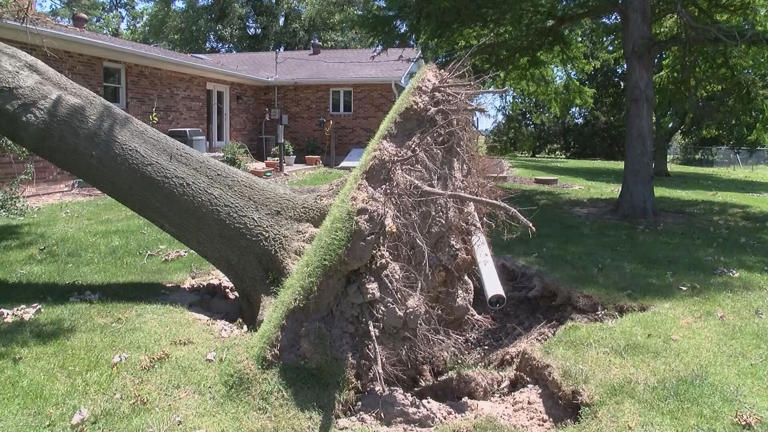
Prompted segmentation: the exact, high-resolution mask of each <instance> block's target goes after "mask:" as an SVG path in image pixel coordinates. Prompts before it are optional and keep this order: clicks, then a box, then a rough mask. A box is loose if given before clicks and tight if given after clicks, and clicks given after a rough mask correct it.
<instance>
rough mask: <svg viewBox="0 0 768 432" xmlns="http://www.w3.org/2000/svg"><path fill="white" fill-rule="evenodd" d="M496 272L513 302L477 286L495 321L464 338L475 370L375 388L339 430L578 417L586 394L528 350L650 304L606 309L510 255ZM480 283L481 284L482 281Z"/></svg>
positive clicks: (540, 425) (522, 424)
mask: <svg viewBox="0 0 768 432" xmlns="http://www.w3.org/2000/svg"><path fill="white" fill-rule="evenodd" d="M497 269H498V271H499V276H500V278H501V279H502V284H503V285H504V289H505V294H506V295H507V304H506V306H505V307H504V308H503V309H501V310H491V309H490V308H488V306H487V302H486V300H485V298H484V297H483V294H482V290H480V289H477V290H476V292H475V294H476V298H475V301H474V303H473V306H474V308H475V310H476V311H477V312H478V313H479V314H480V315H482V316H484V317H486V318H487V319H489V320H490V325H488V326H485V327H480V329H479V330H477V331H474V332H471V333H470V334H468V335H466V338H465V340H464V341H463V343H464V344H465V349H466V351H467V352H468V353H469V354H468V356H467V357H468V358H470V359H474V361H472V362H469V363H470V364H472V365H473V367H475V369H471V370H454V371H445V370H434V368H433V369H428V370H418V371H413V373H414V375H415V376H418V377H420V380H419V382H418V384H416V383H415V382H414V385H413V386H412V387H410V388H400V387H389V388H387V389H386V390H385V391H383V392H382V391H380V390H376V389H370V390H369V391H368V392H366V393H365V394H363V395H362V396H360V398H359V401H358V403H357V404H356V406H355V407H354V409H353V410H352V411H351V413H350V414H351V416H350V417H347V418H343V419H340V420H339V421H338V422H337V423H338V424H337V427H339V428H356V427H361V426H369V427H370V426H371V425H374V426H375V427H376V430H390V431H400V430H413V429H414V428H432V427H434V426H436V425H439V424H443V423H447V422H454V421H458V420H462V419H472V418H479V417H489V416H490V417H495V418H496V419H498V420H499V421H500V422H502V423H504V424H506V425H508V426H510V427H512V428H516V429H520V430H525V431H534V432H538V431H548V430H552V429H554V428H555V427H556V426H558V425H561V424H564V423H569V422H576V421H578V416H579V411H580V409H581V408H582V406H585V405H586V404H587V402H586V400H585V397H584V395H583V394H582V393H581V392H580V391H579V390H577V389H570V388H566V387H565V386H564V385H563V384H562V383H561V382H560V381H559V380H558V379H557V375H556V373H555V371H554V369H553V368H552V367H551V365H549V364H547V363H546V362H543V361H542V360H540V359H538V358H536V357H535V356H534V355H533V354H531V350H529V348H531V347H532V346H535V345H538V344H540V343H541V342H543V341H545V340H546V339H548V338H550V337H551V336H552V335H554V333H555V332H556V331H557V329H559V328H560V327H561V326H562V325H563V324H565V323H566V322H568V321H579V322H598V321H604V320H607V319H614V318H618V317H619V316H621V315H623V314H625V313H628V312H636V311H644V310H646V309H647V308H646V307H645V306H643V305H614V306H611V307H610V308H608V307H606V306H604V305H603V304H601V303H600V302H599V301H598V300H597V299H595V298H594V297H592V296H589V295H585V294H581V293H577V292H573V291H570V290H567V289H564V288H562V287H560V286H559V285H558V284H556V283H554V282H553V281H551V280H550V279H548V278H546V277H544V276H543V275H541V274H540V273H539V272H537V271H536V270H535V269H533V268H531V267H528V266H525V265H522V264H520V263H518V262H517V261H515V260H514V259H513V258H511V257H501V258H500V259H499V260H497ZM475 286H476V287H479V286H480V285H479V283H477V281H476V283H475ZM424 367H425V366H421V368H424ZM425 377H427V378H426V379H425Z"/></svg>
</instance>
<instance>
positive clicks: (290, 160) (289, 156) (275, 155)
mask: <svg viewBox="0 0 768 432" xmlns="http://www.w3.org/2000/svg"><path fill="white" fill-rule="evenodd" d="M269 155H270V156H271V157H270V159H271V160H268V161H267V162H271V161H276V162H279V160H280V146H275V147H273V148H272V151H271V152H270V153H269ZM283 160H284V162H285V164H286V165H287V166H293V164H294V162H296V153H295V152H294V150H293V146H292V145H291V142H290V141H288V140H285V142H284V143H283ZM267 166H270V165H269V164H267ZM275 166H277V165H275Z"/></svg>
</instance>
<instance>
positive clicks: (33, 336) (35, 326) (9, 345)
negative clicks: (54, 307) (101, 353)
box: [0, 317, 74, 360]
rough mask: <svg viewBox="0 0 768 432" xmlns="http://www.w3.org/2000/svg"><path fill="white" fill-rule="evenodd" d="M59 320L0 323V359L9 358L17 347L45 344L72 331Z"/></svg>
mask: <svg viewBox="0 0 768 432" xmlns="http://www.w3.org/2000/svg"><path fill="white" fill-rule="evenodd" d="M73 331H74V330H73V329H72V327H70V326H67V325H65V324H64V323H63V322H62V321H61V320H41V319H39V318H37V317H36V318H33V319H32V320H30V321H14V322H12V323H6V324H0V360H5V359H7V358H9V357H10V356H11V355H12V354H13V353H14V352H15V351H16V350H17V349H19V348H25V347H28V346H36V345H46V344H48V343H51V342H53V341H56V340H58V339H61V338H65V337H67V336H69V335H70V334H72V333H73Z"/></svg>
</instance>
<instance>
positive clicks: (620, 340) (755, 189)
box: [494, 159, 768, 431]
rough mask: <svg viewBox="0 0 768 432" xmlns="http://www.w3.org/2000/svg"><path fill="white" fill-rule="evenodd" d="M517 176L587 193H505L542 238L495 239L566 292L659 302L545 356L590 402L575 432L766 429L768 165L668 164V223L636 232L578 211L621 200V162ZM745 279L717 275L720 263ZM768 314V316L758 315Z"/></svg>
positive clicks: (527, 166) (518, 162) (538, 164)
mask: <svg viewBox="0 0 768 432" xmlns="http://www.w3.org/2000/svg"><path fill="white" fill-rule="evenodd" d="M512 163H513V165H514V167H515V168H516V171H517V172H516V174H517V175H521V176H526V177H531V176H535V175H548V176H551V175H555V176H559V177H560V181H561V182H565V183H569V184H572V185H578V186H581V187H583V188H582V189H563V188H551V187H540V186H521V185H507V187H508V188H509V189H510V190H511V191H513V194H514V196H513V197H512V198H511V200H510V202H512V203H514V204H515V205H517V206H519V207H522V208H525V210H524V213H525V214H526V215H528V216H529V217H530V218H531V220H532V221H533V223H534V224H535V225H536V227H537V229H538V231H537V233H536V234H535V235H534V236H532V237H529V236H527V235H521V236H519V237H517V238H515V239H512V240H509V239H507V240H504V239H502V238H501V237H498V238H496V239H495V241H494V251H495V253H497V254H502V253H506V254H513V255H515V256H518V257H519V258H520V259H522V260H523V261H525V262H527V263H529V264H533V265H535V266H537V267H538V268H539V269H541V270H543V271H544V272H546V273H547V274H549V275H551V276H552V277H553V278H554V279H555V280H557V281H558V282H560V283H561V284H562V285H564V286H567V287H569V288H572V289H577V290H582V291H587V292H592V293H595V294H597V295H599V296H600V297H602V298H604V299H606V300H608V301H615V302H639V303H644V304H647V305H649V306H651V310H650V311H648V312H645V313H636V314H631V315H628V316H625V317H623V318H621V319H618V320H616V321H611V322H606V323H602V324H570V325H568V326H566V328H565V329H563V330H562V331H561V332H559V333H558V334H557V335H556V336H555V337H554V338H553V339H551V340H550V341H548V342H547V343H545V344H544V346H543V347H541V352H542V354H543V355H544V356H545V358H546V359H548V360H549V361H551V362H553V363H554V364H555V366H556V367H557V368H558V369H559V371H560V372H561V375H562V378H563V379H564V380H565V381H566V382H567V383H568V384H570V385H573V386H578V387H581V388H584V389H585V390H586V391H587V393H588V395H589V397H590V399H591V401H592V405H591V406H590V407H589V408H588V409H586V410H584V412H583V413H582V415H583V421H582V422H581V423H580V424H578V425H575V426H573V427H571V428H569V430H574V431H576V430H578V431H614V430H616V431H620V430H632V431H728V430H733V431H738V430H742V427H740V426H738V425H737V424H736V423H735V422H734V421H733V417H734V415H735V414H736V413H737V412H742V413H751V414H755V415H757V416H759V417H762V418H764V419H766V420H764V422H763V423H760V424H758V426H757V428H756V430H768V343H767V342H768V169H766V168H761V169H758V170H756V171H751V170H738V171H733V170H729V169H712V168H710V169H706V168H691V167H683V166H672V167H671V171H672V174H673V177H671V178H662V179H657V180H656V196H657V199H658V203H659V206H660V208H661V210H662V211H664V212H667V213H671V214H666V215H665V218H664V219H663V222H662V224H661V225H658V226H646V227H636V226H633V225H630V224H628V223H625V222H621V221H616V220H610V219H608V218H602V217H599V216H594V215H590V216H579V215H577V214H575V213H574V212H573V209H574V208H605V207H607V206H609V205H610V203H612V202H613V201H614V200H615V197H616V196H617V195H618V188H619V186H620V184H621V175H622V171H621V169H622V165H621V163H613V162H597V161H576V160H562V159H515V160H513V161H512ZM719 267H722V268H729V269H735V270H737V271H738V272H739V273H740V275H739V277H736V278H733V277H723V276H716V275H715V274H714V271H715V270H716V269H717V268H719ZM761 313H765V314H766V317H765V318H762V314H761Z"/></svg>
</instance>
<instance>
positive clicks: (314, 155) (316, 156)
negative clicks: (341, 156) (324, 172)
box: [304, 139, 323, 165]
mask: <svg viewBox="0 0 768 432" xmlns="http://www.w3.org/2000/svg"><path fill="white" fill-rule="evenodd" d="M320 151H321V150H320V146H319V145H317V144H316V143H315V140H312V139H310V140H309V141H307V155H306V156H304V162H305V163H306V164H307V165H322V163H323V157H322V156H320Z"/></svg>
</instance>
